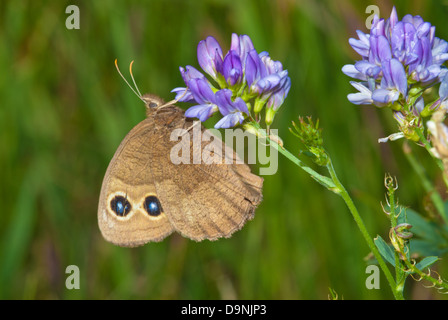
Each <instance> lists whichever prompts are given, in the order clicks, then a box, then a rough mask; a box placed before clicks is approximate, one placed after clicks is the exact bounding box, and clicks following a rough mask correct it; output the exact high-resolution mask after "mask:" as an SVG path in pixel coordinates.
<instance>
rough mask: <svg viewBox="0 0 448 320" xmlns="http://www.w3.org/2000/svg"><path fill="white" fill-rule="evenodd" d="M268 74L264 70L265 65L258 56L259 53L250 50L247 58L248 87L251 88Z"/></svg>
mask: <svg viewBox="0 0 448 320" xmlns="http://www.w3.org/2000/svg"><path fill="white" fill-rule="evenodd" d="M265 74H266V70H265V68H264V65H263V63H262V61H261V59H260V57H259V56H258V53H257V51H256V50H255V49H254V50H250V51H249V53H248V55H247V58H246V70H245V75H246V81H247V85H248V86H249V87H251V85H252V83H254V82H255V81H256V80H258V79H260V78H261V77H262V76H264V75H265Z"/></svg>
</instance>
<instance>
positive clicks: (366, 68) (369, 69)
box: [355, 60, 381, 80]
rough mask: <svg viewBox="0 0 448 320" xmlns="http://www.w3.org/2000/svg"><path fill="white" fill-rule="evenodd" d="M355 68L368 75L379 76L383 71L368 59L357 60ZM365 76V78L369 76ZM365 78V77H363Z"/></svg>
mask: <svg viewBox="0 0 448 320" xmlns="http://www.w3.org/2000/svg"><path fill="white" fill-rule="evenodd" d="M355 69H356V70H357V71H359V72H360V73H361V74H363V75H366V76H367V77H372V78H375V79H376V78H377V77H378V75H379V74H380V72H381V67H380V66H377V65H376V64H373V63H370V62H368V61H366V60H361V61H358V62H356V64H355ZM367 77H365V78H367ZM361 80H364V79H361Z"/></svg>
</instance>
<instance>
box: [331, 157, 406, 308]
mask: <svg viewBox="0 0 448 320" xmlns="http://www.w3.org/2000/svg"><path fill="white" fill-rule="evenodd" d="M327 168H328V171H329V172H330V175H331V177H332V179H333V182H334V183H335V185H336V187H337V188H338V189H339V195H340V196H341V197H342V199H344V201H345V204H346V205H347V207H348V209H349V210H350V212H351V214H352V216H353V219H354V220H355V222H356V224H357V225H358V228H359V230H360V231H361V234H362V235H363V237H364V240H365V241H366V242H367V245H368V246H369V249H370V250H371V251H372V253H373V255H374V256H375V258H376V260H377V261H378V264H379V265H380V268H381V270H383V272H384V275H385V276H386V279H387V282H388V283H389V285H390V287H391V289H392V293H393V295H394V297H395V299H397V300H403V299H404V298H403V292H402V290H397V286H396V283H395V280H394V278H393V276H392V273H391V272H390V271H389V269H388V268H387V265H386V262H385V261H384V259H383V258H382V256H381V254H380V252H379V251H378V249H377V247H376V246H375V243H374V242H373V240H372V238H371V237H370V235H369V232H368V231H367V228H366V226H365V224H364V222H363V220H362V218H361V216H360V215H359V212H358V209H356V206H355V204H354V203H353V200H352V198H351V197H350V195H349V194H348V192H347V191H346V190H345V188H344V186H343V185H342V183H341V182H340V181H339V179H338V177H337V175H336V172H335V171H334V167H333V164H332V162H331V160H330V161H329V163H328V165H327Z"/></svg>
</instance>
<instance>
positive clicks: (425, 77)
mask: <svg viewBox="0 0 448 320" xmlns="http://www.w3.org/2000/svg"><path fill="white" fill-rule="evenodd" d="M357 35H358V39H355V38H351V39H349V44H350V45H351V46H352V48H353V49H354V50H355V51H356V52H357V53H358V54H360V56H361V60H359V61H357V62H355V64H349V65H345V66H344V67H343V68H342V72H343V73H345V74H346V75H348V76H350V77H352V78H354V79H356V80H360V82H357V81H352V82H350V83H351V84H352V85H353V86H354V87H355V89H357V90H358V92H357V93H351V94H349V95H348V96H347V98H348V100H349V101H350V102H352V103H354V104H373V105H375V106H377V107H382V108H386V107H388V108H391V109H392V110H393V111H394V115H395V119H396V120H397V121H398V123H399V127H400V131H402V133H403V135H402V136H405V137H407V138H411V137H412V140H415V139H416V136H415V134H414V133H413V132H412V131H413V129H415V127H416V126H420V125H421V120H420V118H422V117H427V116H430V115H431V114H432V113H434V112H435V111H436V110H437V109H438V108H440V106H441V104H442V102H443V101H444V99H443V98H441V97H434V96H429V97H428V95H425V96H424V93H425V92H426V90H427V89H429V88H432V87H434V86H435V85H437V84H439V83H440V82H441V81H442V79H443V78H444V76H445V74H446V72H447V69H446V68H445V67H444V66H443V63H444V62H445V61H447V60H448V43H447V42H446V41H445V40H442V39H439V38H437V37H436V36H435V26H432V25H431V24H430V23H429V22H425V21H424V20H423V19H422V17H420V16H412V15H409V14H408V15H405V16H404V17H403V19H402V20H399V19H398V16H397V11H396V9H395V7H394V8H393V9H392V12H391V15H390V17H389V18H388V19H386V20H385V19H379V18H378V17H377V16H375V18H374V20H373V24H372V28H371V30H370V33H369V34H365V33H363V32H362V31H359V30H358V31H357ZM447 91H448V90H447ZM404 119H405V120H404ZM406 124H409V125H410V127H406ZM394 138H395V136H394ZM383 140H387V139H383Z"/></svg>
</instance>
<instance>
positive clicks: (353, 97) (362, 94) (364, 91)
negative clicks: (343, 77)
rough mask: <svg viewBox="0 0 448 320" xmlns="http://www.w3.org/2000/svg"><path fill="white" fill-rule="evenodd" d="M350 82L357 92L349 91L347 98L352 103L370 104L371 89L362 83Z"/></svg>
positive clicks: (371, 101)
mask: <svg viewBox="0 0 448 320" xmlns="http://www.w3.org/2000/svg"><path fill="white" fill-rule="evenodd" d="M350 84H351V85H352V86H353V87H354V88H355V89H357V90H358V91H359V92H358V93H350V94H349V95H348V96H347V98H348V100H349V101H350V102H351V103H354V104H372V103H373V100H372V91H370V90H369V89H368V88H367V87H366V86H365V85H364V84H362V83H359V82H355V81H350Z"/></svg>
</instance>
